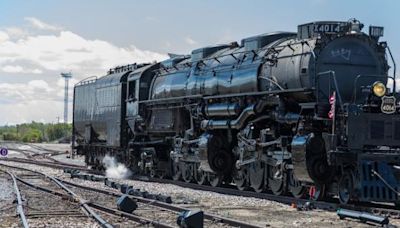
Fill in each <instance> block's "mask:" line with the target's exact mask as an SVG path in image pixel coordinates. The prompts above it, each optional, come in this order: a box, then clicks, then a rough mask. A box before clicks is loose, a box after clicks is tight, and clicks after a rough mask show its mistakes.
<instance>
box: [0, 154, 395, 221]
mask: <svg viewBox="0 0 400 228" xmlns="http://www.w3.org/2000/svg"><path fill="white" fill-rule="evenodd" d="M1 162H4V161H1ZM7 163H8V164H10V165H20V164H18V163H14V162H7ZM24 166H25V167H27V168H31V169H35V170H38V171H42V172H47V173H48V174H50V175H53V176H57V177H59V178H61V179H65V180H68V181H71V179H70V178H69V175H67V174H64V173H63V171H62V170H56V169H52V168H46V167H39V166H35V165H28V164H24ZM111 180H116V179H111ZM72 181H73V182H75V183H78V184H82V185H87V186H91V187H96V188H100V189H107V190H112V189H111V188H108V187H106V186H104V185H103V183H98V182H91V181H84V180H80V179H73V180H72ZM116 181H119V182H120V183H126V184H129V185H132V186H134V187H135V188H140V189H141V190H146V191H148V192H150V193H155V194H164V195H171V196H172V200H173V202H174V204H176V205H179V206H182V207H186V208H188V209H202V210H206V211H207V212H211V213H215V214H219V215H221V216H225V217H230V218H235V219H238V220H242V221H248V222H251V223H252V224H255V225H259V226H262V227H366V226H369V225H368V224H363V223H359V222H358V221H355V220H340V219H339V218H338V217H337V215H336V214H335V213H332V212H327V211H322V210H312V211H297V210H296V209H294V208H291V207H289V206H287V205H284V204H281V203H277V202H273V201H268V200H262V199H256V198H250V197H238V196H230V195H224V194H219V193H214V192H208V191H199V190H192V189H188V188H183V187H179V186H175V185H171V184H159V183H148V182H142V181H136V180H116ZM114 191H115V190H114ZM99 203H100V202H99ZM155 216H159V214H158V213H157V214H156V215H155ZM160 217H161V214H160ZM390 221H391V223H392V224H394V225H397V226H400V220H397V219H391V220H390Z"/></svg>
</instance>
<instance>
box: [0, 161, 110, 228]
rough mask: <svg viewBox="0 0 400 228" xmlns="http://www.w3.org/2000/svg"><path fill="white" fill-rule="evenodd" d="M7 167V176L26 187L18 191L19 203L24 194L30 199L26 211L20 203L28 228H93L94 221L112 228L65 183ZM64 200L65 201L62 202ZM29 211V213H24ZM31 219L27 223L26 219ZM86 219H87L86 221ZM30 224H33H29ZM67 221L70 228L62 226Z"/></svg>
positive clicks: (22, 215)
mask: <svg viewBox="0 0 400 228" xmlns="http://www.w3.org/2000/svg"><path fill="white" fill-rule="evenodd" d="M1 166H5V167H7V171H4V170H3V172H7V173H9V175H10V176H11V177H12V178H13V180H14V181H15V182H14V185H15V186H18V185H17V183H16V181H18V182H21V183H23V185H20V186H19V187H18V188H17V187H15V191H16V195H17V199H18V198H19V199H20V198H21V197H20V195H21V194H23V195H24V196H25V197H24V198H25V199H26V202H25V204H24V209H23V208H22V201H20V200H18V204H17V205H18V206H17V207H18V214H19V215H20V217H21V221H22V223H23V224H24V227H29V224H30V223H32V224H34V225H33V226H38V224H42V223H43V219H46V222H45V223H46V225H48V226H51V227H57V226H60V225H67V226H68V224H70V225H72V224H81V225H84V226H88V225H93V221H92V220H91V218H93V220H94V221H96V222H97V223H98V224H99V225H100V226H101V227H106V228H111V227H112V226H111V225H110V224H108V223H107V222H106V221H105V220H104V219H103V218H102V217H101V216H99V215H98V214H97V213H96V212H94V211H93V209H91V208H90V207H89V206H88V205H87V203H86V202H85V201H84V200H83V199H81V198H79V197H78V196H77V195H76V194H75V193H74V192H72V191H71V190H70V189H68V188H67V187H65V186H64V185H63V184H62V183H61V182H59V181H58V180H56V179H54V178H53V177H51V176H47V175H46V174H43V173H39V172H36V171H32V170H28V169H22V168H18V167H11V166H6V165H3V164H2V165H1ZM60 198H61V199H62V200H61V201H60ZM24 211H27V212H28V213H24ZM26 218H27V219H26ZM82 218H86V220H85V219H82ZM28 220H29V223H28ZM60 221H66V222H67V223H68V224H63V223H60Z"/></svg>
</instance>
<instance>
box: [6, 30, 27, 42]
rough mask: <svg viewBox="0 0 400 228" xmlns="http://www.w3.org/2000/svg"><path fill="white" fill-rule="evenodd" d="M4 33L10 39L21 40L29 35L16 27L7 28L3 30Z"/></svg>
mask: <svg viewBox="0 0 400 228" xmlns="http://www.w3.org/2000/svg"><path fill="white" fill-rule="evenodd" d="M4 30H5V32H6V33H7V34H8V35H9V37H12V38H17V39H18V38H21V37H24V36H27V35H28V34H29V33H28V32H27V31H25V30H23V29H21V28H18V27H7V28H5V29H4Z"/></svg>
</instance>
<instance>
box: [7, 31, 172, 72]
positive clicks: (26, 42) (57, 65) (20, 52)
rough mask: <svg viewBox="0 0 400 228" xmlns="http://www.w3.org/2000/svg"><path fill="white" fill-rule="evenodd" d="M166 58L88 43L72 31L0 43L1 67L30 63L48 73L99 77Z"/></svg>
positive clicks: (107, 45)
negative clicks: (113, 69)
mask: <svg viewBox="0 0 400 228" xmlns="http://www.w3.org/2000/svg"><path fill="white" fill-rule="evenodd" d="M165 58H166V56H165V55H162V54H159V53H156V52H151V51H145V50H141V49H138V48H137V47H135V46H133V45H132V46H130V47H127V48H120V47H117V46H115V45H113V44H111V43H109V42H106V41H102V40H87V39H84V38H83V37H81V36H79V35H77V34H75V33H73V32H70V31H62V32H60V33H59V34H58V35H37V36H28V37H26V38H24V39H19V40H17V41H15V42H13V41H6V42H3V43H0V66H1V65H5V64H7V63H10V62H15V61H28V62H30V63H32V64H33V65H37V66H39V67H40V68H43V69H45V70H52V71H65V70H68V71H69V70H73V71H76V72H79V73H82V74H99V73H101V72H105V70H106V69H108V68H111V67H113V66H116V65H121V64H128V63H133V62H152V61H154V60H161V59H165ZM21 72H22V71H21ZM35 72H36V73H37V72H38V71H35ZM35 72H34V73H35Z"/></svg>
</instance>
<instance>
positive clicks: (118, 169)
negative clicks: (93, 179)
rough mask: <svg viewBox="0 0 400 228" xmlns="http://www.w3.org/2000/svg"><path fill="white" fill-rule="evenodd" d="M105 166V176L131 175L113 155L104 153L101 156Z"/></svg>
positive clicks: (119, 176)
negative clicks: (103, 155)
mask: <svg viewBox="0 0 400 228" xmlns="http://www.w3.org/2000/svg"><path fill="white" fill-rule="evenodd" d="M103 164H104V166H105V167H106V176H107V177H109V178H118V179H126V178H128V177H130V176H131V174H132V173H131V171H130V170H129V169H128V168H127V167H126V166H125V165H124V164H122V163H119V162H117V160H116V159H115V158H114V157H111V156H108V155H106V156H105V157H104V158H103Z"/></svg>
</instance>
